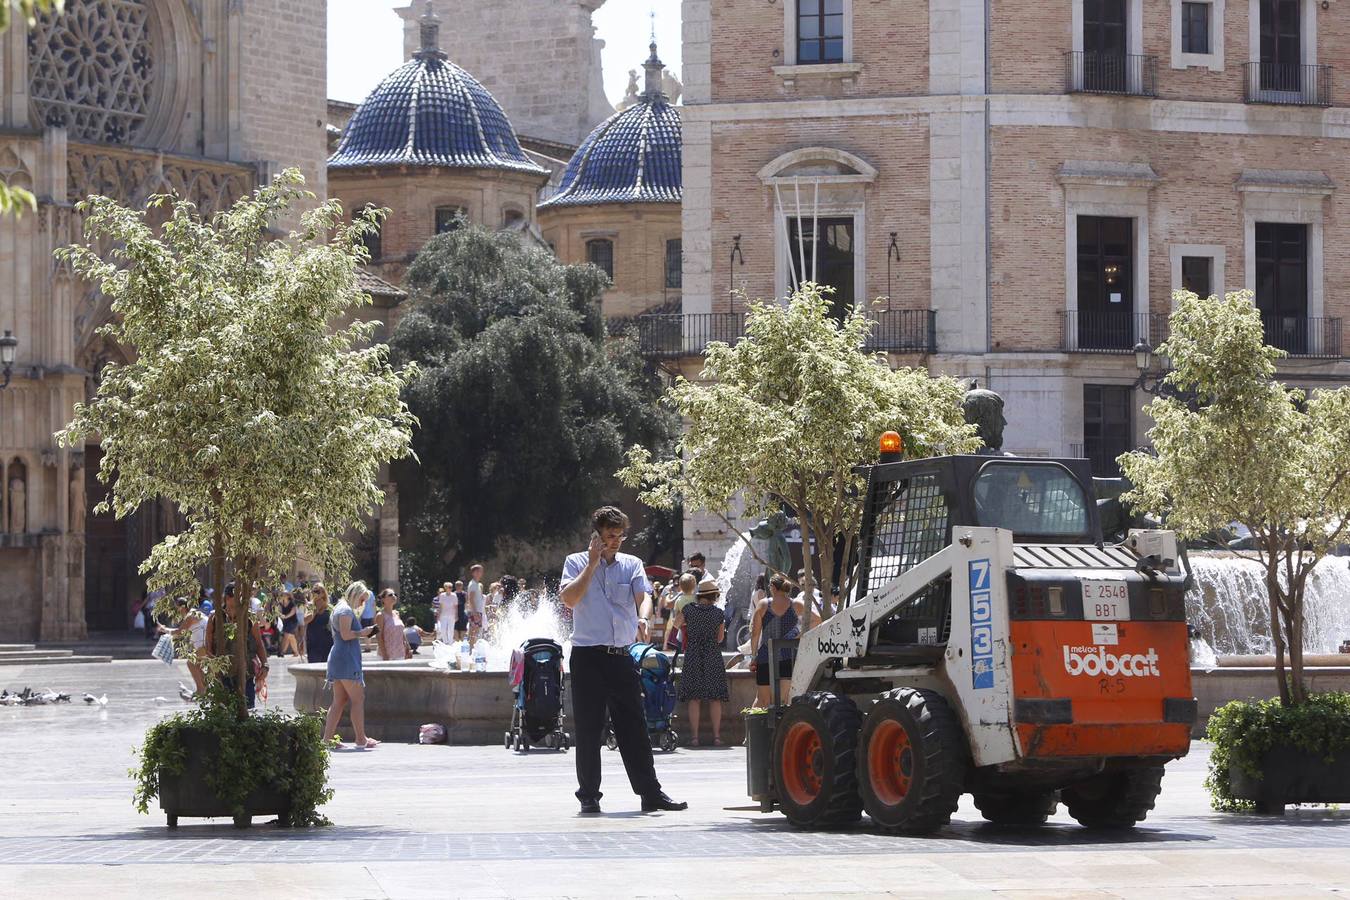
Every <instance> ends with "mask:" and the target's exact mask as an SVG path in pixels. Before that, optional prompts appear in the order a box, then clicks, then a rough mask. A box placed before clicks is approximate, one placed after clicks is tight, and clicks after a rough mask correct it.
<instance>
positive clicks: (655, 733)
mask: <svg viewBox="0 0 1350 900" xmlns="http://www.w3.org/2000/svg"><path fill="white" fill-rule="evenodd" d="M628 655H629V656H630V657H632V659H633V666H634V667H635V668H636V669H637V672H638V680H640V681H641V682H642V710H643V713H644V714H645V715H646V718H647V737H648V738H650V739H651V741H652V744H653V746H658V747H660V748H661V750H662V752H665V753H670V752H671V751H672V750H674V749H675V747H676V745H677V744H678V743H679V740H680V736H679V734H678V733H676V731H675V728H674V727H673V725H674V721H675V704H676V702H677V700H678V697H677V695H676V693H675V663H676V661H677V660H678V659H679V658H680V652H679V651H678V650H676V651H675V655H674V656H671V657H667V656H666V655H665V654H664V653H662V652H661V651H660V650H658V649H657V648H656V647H655V646H654V645H652V644H634V645H632V646H631V647H629V648H628ZM605 746H606V747H608V748H609V749H611V750H617V749H618V748H619V741H618V739H617V738H615V737H614V731H613V729H612V728H610V726H609V725H608V723H607V724H606V725H605Z"/></svg>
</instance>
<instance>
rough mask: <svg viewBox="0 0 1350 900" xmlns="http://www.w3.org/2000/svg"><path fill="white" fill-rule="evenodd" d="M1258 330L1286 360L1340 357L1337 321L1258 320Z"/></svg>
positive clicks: (1266, 317)
mask: <svg viewBox="0 0 1350 900" xmlns="http://www.w3.org/2000/svg"><path fill="white" fill-rule="evenodd" d="M1261 326H1262V327H1263V328H1264V329H1265V332H1266V343H1267V344H1269V345H1270V346H1272V347H1279V348H1280V349H1281V350H1283V351H1284V352H1286V353H1288V354H1289V355H1290V356H1303V357H1320V358H1324V359H1340V357H1341V320H1340V319H1324V318H1313V319H1310V318H1305V317H1302V316H1262V317H1261ZM1154 346H1155V347H1156V346H1157V345H1156V344H1155V345H1154Z"/></svg>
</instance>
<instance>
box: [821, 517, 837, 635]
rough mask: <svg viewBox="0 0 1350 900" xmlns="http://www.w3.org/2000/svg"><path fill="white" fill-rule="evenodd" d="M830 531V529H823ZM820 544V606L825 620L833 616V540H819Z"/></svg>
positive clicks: (834, 610)
mask: <svg viewBox="0 0 1350 900" xmlns="http://www.w3.org/2000/svg"><path fill="white" fill-rule="evenodd" d="M823 530H825V531H830V530H831V529H823ZM819 543H820V604H821V610H822V612H825V618H827V619H828V618H829V617H830V616H832V615H834V614H835V613H836V612H838V610H836V609H835V608H834V539H833V538H831V539H830V540H828V541H827V540H825V539H824V537H821V538H819Z"/></svg>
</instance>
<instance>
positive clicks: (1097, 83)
mask: <svg viewBox="0 0 1350 900" xmlns="http://www.w3.org/2000/svg"><path fill="white" fill-rule="evenodd" d="M1064 90H1065V91H1066V92H1068V93H1070V94H1120V95H1124V96H1130V97H1156V96H1158V58H1157V57H1156V56H1137V55H1135V54H1127V53H1100V52H1097V51H1095V50H1071V51H1069V52H1068V53H1065V54H1064Z"/></svg>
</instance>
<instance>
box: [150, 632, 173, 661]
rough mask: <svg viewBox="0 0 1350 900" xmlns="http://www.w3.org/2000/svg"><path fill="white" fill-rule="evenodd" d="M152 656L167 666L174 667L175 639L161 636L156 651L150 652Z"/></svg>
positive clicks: (156, 644)
mask: <svg viewBox="0 0 1350 900" xmlns="http://www.w3.org/2000/svg"><path fill="white" fill-rule="evenodd" d="M150 655H151V656H153V657H154V658H155V659H157V660H159V661H160V662H162V663H164V665H166V666H169V665H173V638H171V637H170V636H169V635H167V634H161V635H160V636H159V640H157V641H155V649H154V650H151V651H150Z"/></svg>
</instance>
